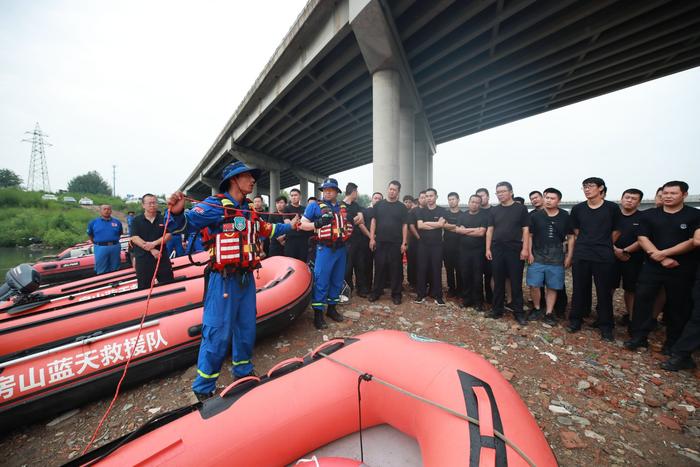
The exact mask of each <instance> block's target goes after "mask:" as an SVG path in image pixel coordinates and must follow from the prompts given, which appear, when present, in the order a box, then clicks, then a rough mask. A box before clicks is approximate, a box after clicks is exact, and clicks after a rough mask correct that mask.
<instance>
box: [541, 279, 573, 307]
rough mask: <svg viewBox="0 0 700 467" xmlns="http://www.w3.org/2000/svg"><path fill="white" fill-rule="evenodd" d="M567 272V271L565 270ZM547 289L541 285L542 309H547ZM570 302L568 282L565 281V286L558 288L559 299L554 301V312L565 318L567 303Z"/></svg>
mask: <svg viewBox="0 0 700 467" xmlns="http://www.w3.org/2000/svg"><path fill="white" fill-rule="evenodd" d="M565 272H566V271H565ZM546 292H547V291H546V289H545V288H544V287H540V309H541V310H546V309H547V296H546ZM567 303H569V297H567V296H566V282H564V288H563V289H561V290H557V301H556V302H555V303H554V310H552V311H554V314H555V315H557V317H559V318H563V317H564V315H565V314H566V304H567Z"/></svg>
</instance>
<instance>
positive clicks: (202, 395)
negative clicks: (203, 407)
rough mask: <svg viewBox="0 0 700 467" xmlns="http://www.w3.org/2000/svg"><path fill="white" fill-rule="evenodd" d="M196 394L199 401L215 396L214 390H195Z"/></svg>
mask: <svg viewBox="0 0 700 467" xmlns="http://www.w3.org/2000/svg"><path fill="white" fill-rule="evenodd" d="M194 395H195V397H196V398H197V400H198V401H199V402H204V401H205V400H207V399H211V398H212V397H214V391H212V392H209V393H205V392H195V393H194Z"/></svg>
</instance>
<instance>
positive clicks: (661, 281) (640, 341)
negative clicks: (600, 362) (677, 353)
mask: <svg viewBox="0 0 700 467" xmlns="http://www.w3.org/2000/svg"><path fill="white" fill-rule="evenodd" d="M663 188H664V190H663V194H662V197H663V206H662V207H660V208H654V209H649V210H647V211H646V212H645V213H644V215H643V216H642V219H641V221H640V223H639V231H638V233H639V236H638V237H637V239H638V241H639V245H640V246H641V247H642V250H643V251H645V252H646V254H647V256H646V258H645V260H644V264H643V265H642V271H641V272H640V274H639V281H638V282H637V289H636V292H635V301H634V313H632V326H631V328H630V331H631V334H632V339H631V340H629V341H627V342H625V347H626V348H628V349H630V350H634V349H637V348H639V347H647V346H648V343H647V336H648V335H649V332H651V331H652V329H653V327H652V324H653V323H652V320H653V316H652V306H653V303H654V299H655V298H656V294H657V292H658V291H659V289H660V288H661V287H663V288H664V289H665V290H666V307H665V309H664V310H665V312H664V315H665V318H666V343H665V345H664V353H666V354H667V355H668V354H670V351H671V348H672V347H673V345H674V344H675V343H676V341H677V340H678V338H679V337H680V335H681V333H682V332H683V327H684V326H685V324H686V323H687V321H688V318H689V315H690V299H691V290H692V284H693V275H694V272H695V267H696V264H697V255H696V254H695V253H696V252H694V251H693V249H694V247H695V246H694V244H693V235H694V234H695V231H696V230H698V229H700V210H698V209H695V208H691V207H690V206H685V204H684V201H685V198H686V197H687V196H688V184H687V183H685V182H681V181H672V182H667V183H666V184H665V185H664V187H663Z"/></svg>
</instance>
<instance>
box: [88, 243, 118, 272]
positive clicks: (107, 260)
mask: <svg viewBox="0 0 700 467" xmlns="http://www.w3.org/2000/svg"><path fill="white" fill-rule="evenodd" d="M121 251H122V247H121V246H120V245H119V243H117V244H116V245H108V246H100V245H95V273H97V274H105V273H107V272H112V271H116V270H117V269H119V263H120V260H121Z"/></svg>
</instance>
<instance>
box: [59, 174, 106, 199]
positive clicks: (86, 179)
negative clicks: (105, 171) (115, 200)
mask: <svg viewBox="0 0 700 467" xmlns="http://www.w3.org/2000/svg"><path fill="white" fill-rule="evenodd" d="M68 191H71V192H77V193H95V194H100V195H106V196H109V195H110V194H111V193H112V188H111V187H110V186H109V183H107V181H106V180H105V179H104V178H102V176H101V175H100V174H99V173H97V171H96V170H91V171H90V172H88V173H86V174H83V175H78V176H77V177H73V178H72V179H71V180H70V182H68Z"/></svg>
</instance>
